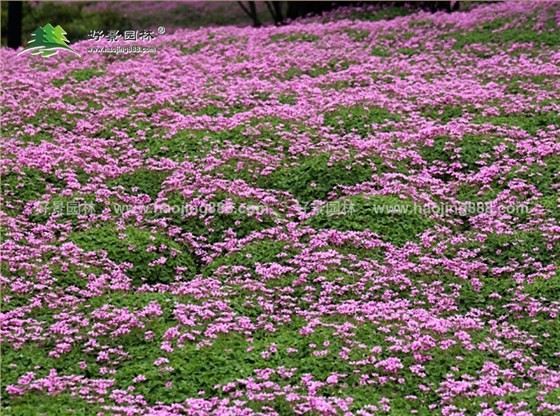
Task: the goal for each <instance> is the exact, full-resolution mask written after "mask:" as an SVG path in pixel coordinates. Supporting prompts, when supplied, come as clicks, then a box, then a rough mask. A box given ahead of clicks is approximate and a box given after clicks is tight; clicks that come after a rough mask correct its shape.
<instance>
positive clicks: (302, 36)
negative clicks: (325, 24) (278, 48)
mask: <svg viewBox="0 0 560 416" xmlns="http://www.w3.org/2000/svg"><path fill="white" fill-rule="evenodd" d="M270 40H271V41H272V42H315V41H317V40H319V36H317V35H312V34H309V33H278V34H276V35H271V36H270Z"/></svg>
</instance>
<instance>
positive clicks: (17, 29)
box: [8, 1, 23, 49]
mask: <svg viewBox="0 0 560 416" xmlns="http://www.w3.org/2000/svg"><path fill="white" fill-rule="evenodd" d="M22 21H23V3H22V2H21V1H10V2H8V47H9V48H13V49H17V48H19V47H20V46H21V26H22Z"/></svg>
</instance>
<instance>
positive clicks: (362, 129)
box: [324, 104, 401, 136]
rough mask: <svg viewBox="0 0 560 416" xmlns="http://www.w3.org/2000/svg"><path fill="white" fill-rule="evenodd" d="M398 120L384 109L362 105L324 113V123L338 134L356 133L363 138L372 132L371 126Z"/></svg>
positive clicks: (396, 115) (395, 115)
mask: <svg viewBox="0 0 560 416" xmlns="http://www.w3.org/2000/svg"><path fill="white" fill-rule="evenodd" d="M400 118H401V117H400V116H399V115H398V114H393V113H391V112H390V111H389V110H387V109H385V108H381V107H376V106H370V105H367V104H364V105H356V106H354V107H345V108H340V109H339V110H337V111H333V112H329V113H326V114H325V121H324V123H325V125H326V126H330V127H332V128H333V130H334V131H335V132H336V133H339V134H344V133H356V134H359V135H360V136H365V135H367V133H369V132H371V131H372V129H371V125H372V124H384V123H386V122H387V121H399V120H400Z"/></svg>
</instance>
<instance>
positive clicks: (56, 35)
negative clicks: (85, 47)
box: [18, 23, 80, 58]
mask: <svg viewBox="0 0 560 416" xmlns="http://www.w3.org/2000/svg"><path fill="white" fill-rule="evenodd" d="M64 35H66V32H65V31H64V29H63V28H61V27H60V26H57V27H53V25H51V24H50V23H47V24H46V25H45V26H43V27H39V28H37V29H35V31H34V32H33V33H32V34H31V40H30V41H29V44H28V45H27V47H26V48H25V49H24V50H22V51H21V52H20V53H18V56H19V55H21V54H23V53H26V52H30V53H31V55H41V56H42V57H43V58H48V57H49V56H53V55H56V54H57V53H58V51H59V50H66V51H70V52H72V53H74V54H76V55H78V56H80V54H79V53H78V52H76V51H75V50H74V49H72V48H71V47H69V46H68V43H70V42H69V41H68V39H66V36H64Z"/></svg>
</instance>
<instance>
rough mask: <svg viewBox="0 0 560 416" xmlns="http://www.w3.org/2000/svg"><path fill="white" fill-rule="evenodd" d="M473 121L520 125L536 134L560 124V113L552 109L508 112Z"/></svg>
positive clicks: (511, 125) (478, 117)
mask: <svg viewBox="0 0 560 416" xmlns="http://www.w3.org/2000/svg"><path fill="white" fill-rule="evenodd" d="M473 122H475V123H491V124H495V125H497V126H510V127H519V128H521V129H523V130H525V131H526V132H527V133H529V134H532V135H535V134H536V133H537V131H538V130H546V128H547V127H548V126H560V115H559V114H558V113H555V112H554V111H550V112H547V113H532V114H506V115H501V116H494V117H482V116H477V117H475V118H474V119H473Z"/></svg>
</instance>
